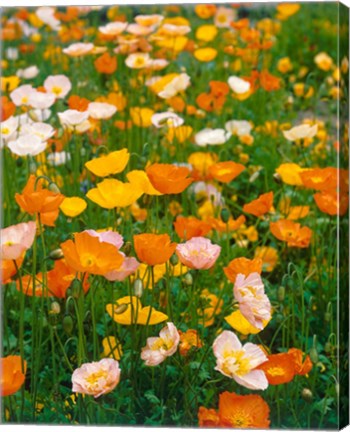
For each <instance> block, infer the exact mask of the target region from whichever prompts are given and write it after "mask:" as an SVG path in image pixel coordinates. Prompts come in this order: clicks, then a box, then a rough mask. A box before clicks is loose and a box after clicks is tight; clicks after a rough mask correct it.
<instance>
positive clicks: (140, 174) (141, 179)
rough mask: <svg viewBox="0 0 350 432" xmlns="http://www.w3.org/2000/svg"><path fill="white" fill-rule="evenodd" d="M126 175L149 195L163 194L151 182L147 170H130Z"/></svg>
mask: <svg viewBox="0 0 350 432" xmlns="http://www.w3.org/2000/svg"><path fill="white" fill-rule="evenodd" d="M126 177H127V179H128V180H129V182H130V183H132V184H134V185H135V186H136V187H137V188H138V189H141V190H142V191H143V193H145V194H147V195H163V194H162V193H161V192H159V191H157V189H155V188H154V187H153V186H152V183H151V182H150V180H149V178H148V176H147V174H146V172H145V171H141V170H134V171H130V172H128V174H127V175H126Z"/></svg>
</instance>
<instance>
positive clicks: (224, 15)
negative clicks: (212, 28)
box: [214, 6, 236, 28]
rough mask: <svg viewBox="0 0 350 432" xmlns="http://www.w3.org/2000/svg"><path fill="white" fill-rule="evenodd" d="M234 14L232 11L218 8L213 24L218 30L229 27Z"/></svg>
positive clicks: (221, 7) (222, 7)
mask: <svg viewBox="0 0 350 432" xmlns="http://www.w3.org/2000/svg"><path fill="white" fill-rule="evenodd" d="M235 16H236V12H235V11H234V10H233V9H230V8H226V7H224V6H220V7H218V8H217V9H216V12H215V17H214V24H215V25H216V27H218V28H226V27H230V24H231V22H232V21H234V19H235Z"/></svg>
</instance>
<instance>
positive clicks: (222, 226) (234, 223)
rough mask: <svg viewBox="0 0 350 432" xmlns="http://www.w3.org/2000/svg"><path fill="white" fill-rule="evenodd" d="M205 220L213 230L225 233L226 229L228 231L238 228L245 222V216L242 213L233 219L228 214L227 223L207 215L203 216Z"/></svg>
mask: <svg viewBox="0 0 350 432" xmlns="http://www.w3.org/2000/svg"><path fill="white" fill-rule="evenodd" d="M205 221H206V222H208V223H209V224H210V225H211V227H212V229H213V230H215V231H217V232H220V233H225V232H227V230H228V231H229V232H230V231H236V230H238V228H239V227H240V226H242V225H243V224H244V223H245V221H246V218H245V216H243V215H241V216H238V218H237V219H233V218H232V217H231V216H230V217H229V219H228V221H227V223H225V222H223V221H222V220H221V219H217V218H214V217H207V218H205Z"/></svg>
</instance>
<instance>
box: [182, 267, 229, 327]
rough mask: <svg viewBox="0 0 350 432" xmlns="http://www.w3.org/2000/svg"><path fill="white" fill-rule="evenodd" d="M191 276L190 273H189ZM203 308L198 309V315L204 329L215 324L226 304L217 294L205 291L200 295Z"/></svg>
mask: <svg viewBox="0 0 350 432" xmlns="http://www.w3.org/2000/svg"><path fill="white" fill-rule="evenodd" d="M188 274H189V275H190V273H188ZM200 299H201V302H204V304H203V306H202V307H200V308H198V309H197V314H198V316H199V318H200V320H199V322H202V325H203V326H204V327H209V326H211V325H213V324H214V320H215V316H216V315H219V314H220V313H221V310H222V306H223V304H224V302H223V300H220V299H219V298H218V297H217V296H216V295H215V294H213V293H211V292H209V291H208V290H207V289H204V290H203V291H202V292H201V295H200Z"/></svg>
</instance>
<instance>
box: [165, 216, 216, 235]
mask: <svg viewBox="0 0 350 432" xmlns="http://www.w3.org/2000/svg"><path fill="white" fill-rule="evenodd" d="M174 228H175V231H176V234H177V235H178V236H179V237H180V238H181V240H190V239H191V238H192V237H203V236H205V235H207V234H208V232H209V231H210V230H211V226H210V224H208V223H207V222H203V221H202V220H200V219H197V218H195V217H194V216H189V217H183V216H178V217H177V218H176V221H175V222H174Z"/></svg>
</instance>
